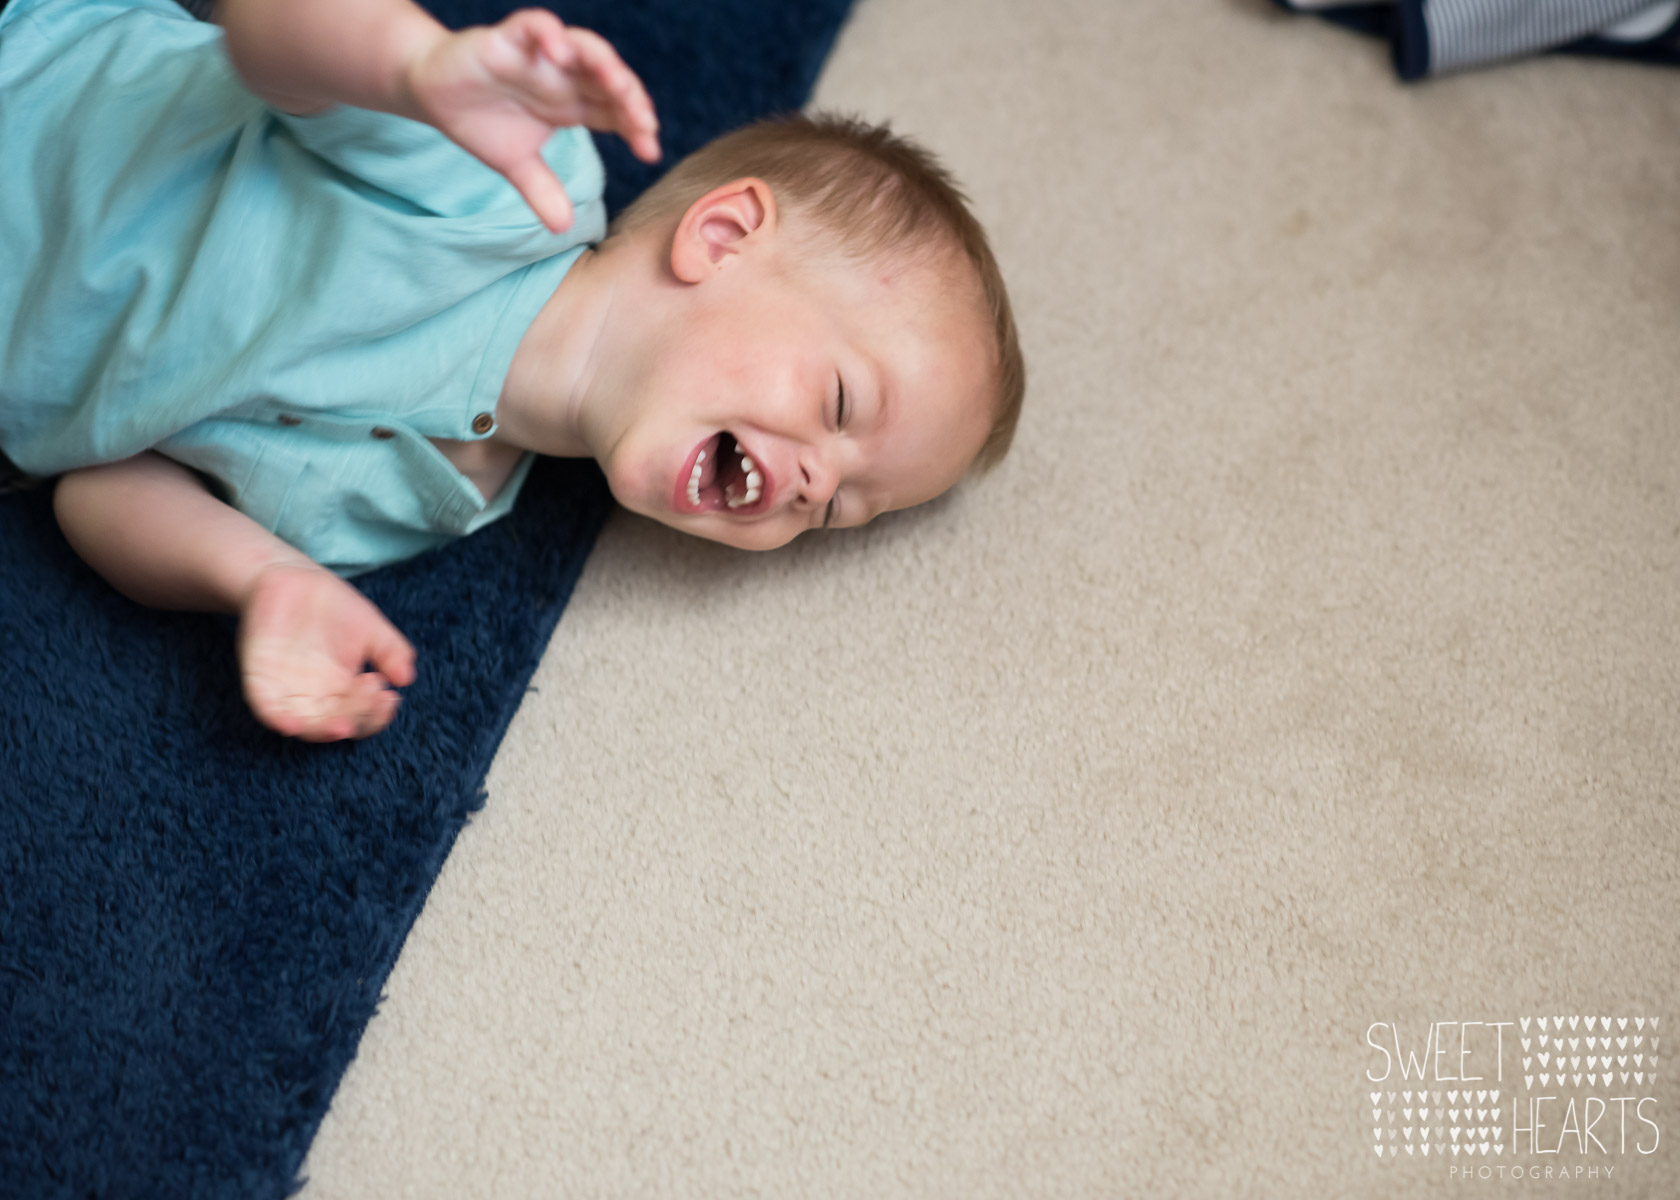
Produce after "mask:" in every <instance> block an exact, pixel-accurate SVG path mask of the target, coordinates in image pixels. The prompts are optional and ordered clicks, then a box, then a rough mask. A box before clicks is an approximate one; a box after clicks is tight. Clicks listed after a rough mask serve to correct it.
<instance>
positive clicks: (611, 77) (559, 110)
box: [404, 8, 659, 233]
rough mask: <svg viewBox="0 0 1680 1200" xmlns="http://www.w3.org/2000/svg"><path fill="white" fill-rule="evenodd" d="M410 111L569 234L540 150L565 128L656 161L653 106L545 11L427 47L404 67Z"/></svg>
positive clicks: (568, 208) (620, 71) (563, 201)
mask: <svg viewBox="0 0 1680 1200" xmlns="http://www.w3.org/2000/svg"><path fill="white" fill-rule="evenodd" d="M404 82H405V85H406V88H407V90H408V93H409V96H410V97H411V99H412V100H413V103H414V107H415V108H417V109H418V110H419V111H420V112H421V113H422V114H423V115H424V117H425V119H426V120H427V121H429V122H430V123H431V124H432V125H435V126H436V127H437V128H438V129H440V130H442V131H443V132H444V133H446V134H448V135H449V137H451V138H452V139H454V141H455V142H457V143H458V144H459V145H461V146H462V147H463V148H465V149H466V150H467V151H469V152H470V153H471V154H472V155H473V156H474V157H475V158H478V159H479V160H480V161H482V162H484V163H485V164H486V165H488V166H490V167H493V168H495V169H496V170H497V171H500V172H501V173H502V174H503V175H505V176H507V178H508V181H509V182H511V183H512V184H513V186H514V187H516V188H518V189H519V192H520V194H521V195H522V196H524V197H525V200H526V202H527V203H529V204H530V206H531V208H532V209H533V210H535V212H536V214H537V216H538V217H540V218H541V219H542V222H543V224H544V225H546V226H548V227H549V228H550V229H552V230H554V231H555V232H556V233H558V232H560V231H562V230H565V229H569V228H571V224H572V202H571V200H570V198H568V197H567V195H566V190H565V188H563V187H561V186H560V181H559V180H558V179H557V178H555V176H554V172H553V171H551V170H549V167H548V164H547V163H545V162H544V161H543V159H542V155H541V154H540V153H539V151H541V149H542V145H543V143H544V142H546V141H547V140H548V138H549V135H550V134H552V133H553V132H554V130H556V129H558V128H562V127H565V126H569V125H587V126H588V127H589V128H591V129H598V130H601V131H602V132H606V133H617V134H618V135H619V136H621V137H622V138H624V140H625V141H626V142H628V143H629V144H630V149H631V150H632V151H634V152H635V154H636V156H637V157H638V158H640V159H642V160H644V161H645V162H657V161H658V160H659V138H658V130H659V122H658V120H657V119H656V118H655V117H654V114H653V101H651V100H649V99H648V94H647V91H646V90H645V89H644V88H643V87H642V82H641V80H639V79H637V78H636V74H635V72H633V71H632V70H630V68H629V67H627V66H625V65H624V60H623V59H621V58H619V56H618V53H617V51H615V50H614V49H613V48H612V47H611V46H609V45H608V44H607V43H606V42H605V41H604V40H602V38H600V37H599V36H598V35H596V34H593V33H590V32H589V31H588V30H587V29H571V28H568V27H567V26H565V25H562V24H561V23H560V18H558V17H556V16H555V15H554V14H553V13H551V12H549V11H548V10H547V9H541V8H527V9H521V10H520V11H519V12H516V13H513V14H511V15H509V16H508V17H506V18H505V19H504V20H502V21H501V22H500V23H499V24H496V25H487V26H480V27H478V28H474V29H464V30H461V31H460V32H458V33H453V34H450V35H449V36H447V37H444V38H441V39H440V40H438V41H436V42H434V43H432V44H430V45H429V46H428V47H427V48H425V49H424V50H422V51H421V52H420V54H419V55H418V56H417V57H416V58H415V59H414V60H413V61H412V62H410V63H409V65H408V69H407V72H406V75H405V81H404Z"/></svg>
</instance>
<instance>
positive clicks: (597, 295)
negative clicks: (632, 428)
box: [489, 249, 613, 458]
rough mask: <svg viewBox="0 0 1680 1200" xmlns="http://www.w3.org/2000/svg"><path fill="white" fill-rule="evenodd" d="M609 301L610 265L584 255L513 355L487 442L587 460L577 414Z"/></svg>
mask: <svg viewBox="0 0 1680 1200" xmlns="http://www.w3.org/2000/svg"><path fill="white" fill-rule="evenodd" d="M612 296H613V288H612V273H611V270H610V266H609V264H607V263H606V262H604V261H603V259H602V257H601V255H600V254H599V252H598V251H596V250H595V249H589V250H585V251H584V252H583V253H582V254H581V255H580V256H579V257H578V260H577V261H576V262H574V263H573V264H572V266H571V268H570V269H569V270H568V271H567V272H566V274H565V277H564V278H562V279H561V280H560V286H559V287H557V288H555V289H554V294H553V295H551V296H550V297H549V298H548V300H547V301H546V302H545V303H544V304H543V306H542V309H541V310H540V311H539V312H538V313H537V316H536V319H535V320H533V321H532V322H531V325H530V328H528V329H527V330H526V331H525V335H524V337H522V338H521V339H520V341H519V348H518V349H517V350H515V351H514V355H513V363H512V364H511V365H510V366H509V368H508V373H507V379H506V381H505V382H504V383H503V384H502V393H501V397H500V399H499V400H498V401H497V404H496V425H497V430H496V433H495V435H494V436H493V437H492V438H490V439H489V440H490V441H494V442H499V443H501V444H502V445H506V446H511V447H515V448H517V449H519V450H535V451H536V452H537V453H538V454H548V455H552V456H554V457H556V458H587V457H590V455H591V454H592V450H591V448H590V446H589V444H588V442H587V441H586V440H585V438H584V436H583V429H582V424H581V414H582V411H583V402H584V397H585V395H586V394H587V392H588V390H589V386H590V383H591V381H592V379H593V376H594V368H595V365H596V362H597V357H598V351H599V342H600V337H601V331H602V329H603V328H604V327H605V325H606V318H607V312H608V310H609V309H610V308H611V305H612Z"/></svg>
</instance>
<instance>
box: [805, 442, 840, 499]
mask: <svg viewBox="0 0 1680 1200" xmlns="http://www.w3.org/2000/svg"><path fill="white" fill-rule="evenodd" d="M799 474H800V481H801V486H800V488H799V492H800V495H802V496H803V497H804V498H805V500H806V502H807V503H808V504H811V505H817V504H827V503H828V501H829V498H830V497H832V496H833V495H834V489H835V486H836V483H837V481H836V480H835V477H834V472H833V471H831V470H829V469H828V467H827V465H826V464H825V463H824V462H823V461H822V460H821V459H820V458H818V457H817V456H815V455H804V454H802V455H800V456H799Z"/></svg>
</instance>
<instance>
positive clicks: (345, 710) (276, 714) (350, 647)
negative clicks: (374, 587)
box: [239, 563, 414, 742]
mask: <svg viewBox="0 0 1680 1200" xmlns="http://www.w3.org/2000/svg"><path fill="white" fill-rule="evenodd" d="M368 662H372V663H373V665H374V667H375V669H374V670H371V671H363V670H362V667H363V665H364V664H365V663H368ZM239 669H240V673H241V675H242V676H243V678H244V686H245V699H246V701H247V702H248V703H249V704H250V706H251V711H252V712H254V713H256V715H257V719H258V720H260V721H261V722H262V723H263V724H264V725H267V726H268V727H269V728H270V729H273V730H275V731H276V732H279V733H283V734H285V735H287V736H288V737H297V738H302V739H303V740H305V741H309V742H333V741H338V740H340V739H341V738H348V737H356V738H363V737H367V736H369V735H370V734H374V733H378V732H379V731H380V730H381V729H384V728H385V727H386V726H387V725H389V724H390V723H391V718H392V717H394V716H396V712H397V704H398V702H399V700H400V697H399V696H398V695H397V693H396V692H394V691H391V690H390V689H389V688H388V687H387V686H386V685H387V684H388V683H392V684H396V685H397V686H398V687H405V686H407V685H408V684H410V683H412V682H413V681H414V647H413V646H411V645H410V644H409V642H408V639H407V638H405V637H403V635H402V634H400V633H398V632H397V629H396V627H395V626H394V625H392V624H391V623H390V622H389V621H387V620H386V619H385V616H384V614H383V613H381V612H380V611H379V609H378V608H376V607H375V606H374V604H373V602H372V601H371V600H369V599H368V598H367V597H366V596H364V595H362V593H361V592H359V591H357V590H356V589H355V588H354V587H352V586H351V585H350V584H348V583H346V582H345V581H344V580H342V579H340V578H339V577H338V576H336V575H334V574H333V573H332V572H330V571H328V570H326V569H324V568H322V567H317V566H299V565H294V564H289V563H288V564H276V565H274V566H271V567H268V568H267V569H265V570H264V571H263V572H262V574H261V575H259V576H258V577H257V581H256V583H255V584H253V585H252V587H251V591H250V594H249V595H248V596H246V598H245V606H244V610H243V611H242V612H241V614H240V618H239Z"/></svg>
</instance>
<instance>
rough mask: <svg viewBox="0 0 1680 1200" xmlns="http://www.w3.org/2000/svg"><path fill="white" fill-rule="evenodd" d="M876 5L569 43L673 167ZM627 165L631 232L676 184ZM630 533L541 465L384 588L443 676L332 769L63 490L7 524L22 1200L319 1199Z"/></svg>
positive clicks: (640, 30) (433, 677) (645, 13)
mask: <svg viewBox="0 0 1680 1200" xmlns="http://www.w3.org/2000/svg"><path fill="white" fill-rule="evenodd" d="M849 5H850V0H799V2H792V0H706V2H705V3H693V2H692V0H584V2H580V3H576V4H567V5H565V6H564V10H563V11H562V13H561V15H562V17H563V19H565V20H567V21H569V22H572V23H575V24H578V25H582V26H586V27H589V28H592V29H595V30H597V31H599V32H600V33H602V34H603V35H605V36H606V37H607V38H608V39H609V40H610V41H612V42H613V44H614V45H615V46H617V47H618V49H619V51H620V53H621V54H622V55H623V56H624V58H625V60H626V61H627V62H628V63H629V64H630V65H631V66H632V67H633V68H634V69H635V70H636V71H637V72H638V73H639V74H640V75H641V76H642V78H643V80H644V81H645V82H646V83H647V85H648V90H649V92H650V93H651V94H652V96H653V99H654V103H655V105H656V107H657V109H658V111H659V115H660V118H661V144H662V147H663V149H664V151H665V155H666V157H665V160H664V164H662V166H663V165H666V164H669V163H670V162H673V161H675V159H677V158H678V157H681V155H682V154H684V153H686V152H687V151H689V150H691V149H693V148H694V147H696V146H698V145H699V144H701V143H703V142H704V141H706V140H708V139H710V138H711V137H713V136H715V135H716V134H718V133H721V132H723V131H724V130H726V129H729V128H732V127H734V126H736V125H739V124H741V123H743V122H744V121H746V120H748V119H750V118H752V117H755V116H758V115H761V114H765V113H769V112H773V111H778V110H785V109H790V108H796V107H798V106H799V105H801V104H802V103H803V102H804V101H805V100H806V98H807V97H808V96H809V93H810V90H811V87H812V85H813V84H814V82H815V79H816V75H817V71H818V69H819V67H820V65H821V63H822V61H823V59H824V57H825V56H826V55H827V53H828V51H829V49H830V47H831V45H832V43H833V39H834V36H835V34H836V33H837V31H838V29H839V27H840V25H841V22H842V21H843V20H844V18H845V15H846V11H847V9H848V7H849ZM431 7H432V10H433V11H434V12H436V13H437V14H438V15H439V17H440V18H442V19H443V20H444V21H445V22H446V23H449V24H451V25H455V26H460V25H466V24H473V23H478V22H483V21H490V20H495V19H497V18H498V17H499V16H500V15H502V14H503V13H504V12H505V11H507V9H508V7H510V6H507V5H502V4H496V5H491V4H478V3H457V4H441V3H440V4H434V5H432V6H431ZM600 142H601V148H602V156H603V157H604V158H605V160H606V163H607V170H608V175H609V178H610V179H612V180H613V183H612V185H611V186H610V187H609V189H608V193H607V195H608V202H609V207H610V208H611V209H612V210H613V211H615V212H616V211H617V210H618V209H619V208H622V207H623V206H624V205H625V204H626V203H627V202H628V201H629V200H631V199H633V198H634V197H635V196H636V195H637V194H638V193H639V192H640V191H641V190H642V189H643V188H645V187H646V186H647V185H648V184H649V183H650V182H651V181H652V180H653V178H655V177H656V175H657V173H658V171H659V169H660V168H659V167H649V166H647V165H645V164H643V163H640V162H638V161H637V160H636V159H635V158H633V157H632V156H631V155H630V154H629V152H628V151H627V150H625V149H624V147H623V145H622V144H621V143H619V142H618V141H617V140H616V139H608V138H603V139H600ZM610 507H611V498H610V496H609V494H608V493H607V490H606V486H605V482H604V481H603V479H602V477H601V475H600V473H599V471H598V470H597V469H596V468H595V466H594V464H593V463H589V462H582V463H579V462H563V461H556V460H546V461H542V462H539V463H538V465H537V467H536V469H535V470H533V472H532V474H531V477H530V480H529V482H528V483H527V485H526V488H525V490H524V492H523V494H522V496H521V497H520V500H519V504H518V505H517V507H516V509H515V511H514V512H513V514H512V515H511V516H509V517H508V518H506V519H505V520H503V521H501V522H498V523H497V524H495V525H492V526H489V527H488V528H486V529H484V530H482V531H481V532H479V533H478V534H476V535H474V536H473V537H470V538H467V539H465V540H464V541H461V542H458V543H456V544H455V545H453V546H450V547H448V548H446V549H444V550H442V551H438V552H435V553H432V554H430V555H426V556H423V557H421V558H418V559H414V560H411V561H409V562H407V563H403V564H399V565H397V566H395V567H390V568H387V569H385V570H382V571H378V572H375V573H372V574H370V575H366V576H363V577H361V578H360V579H359V580H358V581H357V582H358V584H359V585H360V586H361V587H362V588H363V589H364V590H365V591H366V592H367V593H368V595H369V596H370V597H371V598H372V599H373V600H374V602H375V603H377V604H378V605H379V606H380V608H381V609H383V610H384V611H385V612H386V613H387V614H388V615H389V616H390V617H391V619H392V620H393V621H394V622H395V623H396V625H397V626H398V627H399V628H400V629H402V630H403V631H404V633H406V634H407V635H408V637H409V638H410V639H411V640H412V641H413V643H414V645H415V648H416V650H417V651H418V653H419V679H418V680H417V681H416V682H415V684H414V685H413V686H412V687H410V688H408V689H407V690H406V692H405V696H404V700H403V704H402V708H401V710H400V712H399V714H398V716H397V719H396V721H395V723H394V724H393V725H392V727H391V728H390V729H388V730H387V731H385V732H384V733H382V734H380V735H378V736H377V737H374V738H372V739H369V740H368V741H365V742H352V743H339V744H333V745H306V744H304V743H300V742H293V741H287V740H284V739H282V738H279V737H277V736H275V735H273V734H271V733H269V732H268V731H267V730H265V729H264V728H262V727H261V726H259V725H258V724H257V723H256V721H255V719H254V718H252V717H251V715H250V713H249V711H248V710H247V709H246V707H245V704H244V702H243V700H242V698H241V696H240V691H239V679H238V674H237V668H236V663H235V658H234V630H235V622H234V619H233V618H231V617H219V616H204V615H195V614H178V613H160V612H154V611H151V610H148V609H143V608H140V607H138V606H136V605H134V604H131V603H130V602H129V601H127V600H125V599H124V598H123V597H121V596H120V595H118V594H117V593H116V592H114V591H113V590H111V589H110V588H109V587H108V586H107V585H106V584H105V583H104V582H103V581H102V580H101V579H100V578H99V577H98V576H96V575H94V574H93V573H92V571H91V570H89V569H88V568H87V567H86V566H84V565H83V564H82V563H81V561H80V560H79V559H77V558H76V556H75V555H74V554H73V553H72V552H71V550H70V548H69V546H68V545H67V544H66V543H65V541H64V539H63V537H62V536H61V535H60V534H59V532H58V529H57V526H56V525H55V523H54V521H53V517H52V508H51V498H50V495H49V490H48V489H45V488H42V489H39V490H36V491H32V492H24V493H21V494H15V495H9V496H4V497H0V711H3V714H4V718H5V719H4V721H3V722H0V1195H4V1196H6V1197H76V1198H78V1200H86V1198H88V1197H129V1196H133V1197H154V1196H156V1197H170V1198H177V1197H240V1198H241V1200H249V1198H252V1197H270V1196H276V1197H277V1196H285V1195H288V1194H290V1193H291V1192H292V1191H295V1190H296V1188H297V1186H299V1181H298V1180H297V1172H298V1170H299V1168H300V1166H301V1164H302V1162H303V1158H304V1154H305V1152H306V1150H307V1149H308V1146H309V1142H310V1139H311V1138H312V1137H313V1136H314V1133H315V1130H316V1128H317V1127H318V1126H319V1124H320V1121H321V1118H322V1116H323V1115H324V1114H325V1112H326V1109H327V1104H328V1102H329V1101H330V1099H331V1097H332V1094H333V1090H334V1088H335V1087H336V1086H337V1085H338V1081H339V1079H340V1077H341V1076H342V1075H343V1073H344V1069H345V1067H346V1066H348V1064H349V1062H350V1059H351V1058H352V1056H353V1055H354V1054H355V1051H356V1046H357V1043H358V1042H359V1041H360V1039H361V1036H362V1031H363V1029H364V1028H365V1027H366V1024H367V1022H368V1019H369V1018H370V1017H371V1016H372V1015H373V1012H374V1008H375V1006H376V1003H377V1001H378V998H379V994H380V989H381V987H382V986H383V984H384V982H385V979H386V977H387V976H388V974H389V973H390V970H391V967H392V965H393V964H394V963H395V961H396V957H397V954H398V952H399V950H400V949H401V947H402V944H403V940H404V939H405V938H406V937H407V934H408V931H409V928H410V926H411V925H412V923H413V921H414V919H415V917H416V916H417V915H418V913H419V911H420V907H421V905H422V904H423V903H424V901H425V898H426V894H427V892H428V891H429V890H430V888H431V885H432V881H433V879H434V878H436V876H437V872H438V870H439V869H440V867H441V866H442V865H443V861H444V858H445V857H446V856H447V855H448V853H449V849H450V847H451V845H452V844H453V842H454V840H455V836H456V834H457V833H458V832H459V831H460V829H461V827H462V825H463V824H464V823H465V822H466V821H467V819H468V817H469V815H470V814H471V813H472V812H473V811H475V810H476V809H477V808H478V807H480V806H481V805H482V804H483V803H484V802H485V799H486V797H485V794H484V791H483V783H484V779H485V776H486V774H487V773H488V771H489V768H490V762H491V758H492V756H493V755H494V753H495V750H496V746H497V744H498V743H499V742H500V741H501V738H502V735H503V733H504V732H505V730H506V729H507V726H508V722H509V721H510V720H511V718H512V716H513V713H514V711H515V709H516V708H517V706H518V704H519V702H520V699H521V697H522V696H523V695H524V693H525V690H526V687H527V684H528V681H529V679H530V677H531V674H532V672H533V671H534V670H535V668H536V665H537V662H538V659H539V658H540V656H541V654H542V652H543V648H544V646H545V645H546V644H547V642H548V639H549V636H550V634H551V633H552V632H553V629H554V626H555V623H556V621H558V620H559V617H560V613H561V610H562V609H563V608H564V607H565V605H566V601H567V598H568V597H569V595H570V594H571V590H572V586H573V584H574V583H575V582H576V580H577V577H578V573H579V571H580V570H581V568H582V566H583V561H584V559H585V557H586V556H587V555H588V553H589V549H590V546H591V545H592V543H593V541H594V539H595V536H596V533H597V532H598V530H599V528H600V526H601V522H602V521H603V519H604V518H605V516H606V514H607V512H608V511H609V509H610ZM556 771H557V773H560V774H561V775H562V776H563V771H564V767H563V765H561V764H557V765H556Z"/></svg>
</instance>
